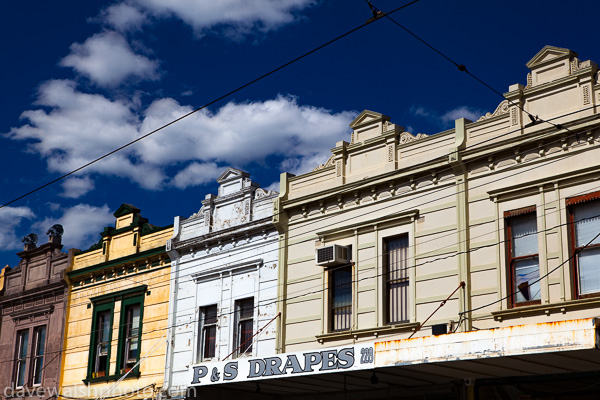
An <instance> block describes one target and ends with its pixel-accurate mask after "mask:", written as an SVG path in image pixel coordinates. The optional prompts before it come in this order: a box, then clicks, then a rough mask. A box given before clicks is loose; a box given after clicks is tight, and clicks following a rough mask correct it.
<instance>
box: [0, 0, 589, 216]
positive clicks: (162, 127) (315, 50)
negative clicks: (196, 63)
mask: <svg viewBox="0 0 600 400" xmlns="http://www.w3.org/2000/svg"><path fill="white" fill-rule="evenodd" d="M409 4H411V3H409ZM390 13H391V12H390ZM388 14H389V13H388ZM371 22H372V21H371ZM315 51H316V50H315ZM308 54H309V53H307V54H305V55H308ZM301 57H303V56H301ZM296 61H297V60H296ZM280 68H282V67H280ZM263 77H265V76H263ZM263 77H261V78H260V79H262V78H263ZM496 93H498V94H500V93H499V92H496ZM230 94H231V93H230ZM228 95H229V94H228ZM500 95H501V94H500ZM219 100H220V99H219ZM216 101H218V100H216ZM211 104H212V103H211ZM208 105H210V104H208ZM208 105H207V106H208ZM198 110H199V109H198ZM523 111H524V112H526V111H525V110H523ZM580 111H581V110H578V111H577V112H580ZM526 113H527V112H526ZM527 114H528V115H529V113H527ZM186 116H187V115H185V116H183V117H182V118H185V117H186ZM177 121H178V120H175V121H173V122H172V123H174V122H177ZM544 122H545V121H544ZM166 126H168V125H165V126H163V127H161V128H159V130H160V129H162V128H164V127H166ZM555 126H556V125H555ZM560 128H564V127H563V126H560ZM156 131H158V130H156ZM156 131H153V132H151V133H154V132H156ZM140 139H141V138H140ZM537 140H539V139H537ZM131 144H133V143H131ZM123 148H124V147H123ZM117 151H118V150H117ZM108 155H110V154H108ZM108 155H107V156H108ZM98 161H99V160H98ZM74 172H76V171H74ZM41 188H43V187H40V189H41ZM36 191H37V190H36ZM17 200H18V199H17ZM15 201H16V200H15ZM8 204H9V203H7V204H5V205H3V206H0V208H1V207H4V206H6V205H8Z"/></svg>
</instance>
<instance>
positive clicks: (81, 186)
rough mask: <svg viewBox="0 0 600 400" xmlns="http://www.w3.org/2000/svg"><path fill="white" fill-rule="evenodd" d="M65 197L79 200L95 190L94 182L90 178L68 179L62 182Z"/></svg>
mask: <svg viewBox="0 0 600 400" xmlns="http://www.w3.org/2000/svg"><path fill="white" fill-rule="evenodd" d="M62 187H63V193H62V196H63V197H68V198H71V199H77V198H79V197H81V196H83V195H84V194H86V193H88V192H89V191H91V190H92V189H94V181H93V180H92V179H90V177H88V176H86V177H83V178H77V177H73V178H68V179H66V180H64V181H63V182H62Z"/></svg>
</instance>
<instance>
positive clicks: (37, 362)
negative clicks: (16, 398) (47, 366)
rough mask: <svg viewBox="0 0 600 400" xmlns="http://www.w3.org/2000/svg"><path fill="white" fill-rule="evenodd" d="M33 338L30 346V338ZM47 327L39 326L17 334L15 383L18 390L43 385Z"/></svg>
mask: <svg viewBox="0 0 600 400" xmlns="http://www.w3.org/2000/svg"><path fill="white" fill-rule="evenodd" d="M30 337H31V338H32V343H31V344H30V341H29V338H30ZM45 348H46V327H45V326H38V327H35V328H33V331H32V330H31V328H29V329H23V330H20V331H18V332H17V340H16V349H15V353H16V356H15V368H14V376H15V378H14V383H15V387H16V388H20V387H24V386H32V385H33V386H36V385H41V384H42V372H43V369H44V352H45Z"/></svg>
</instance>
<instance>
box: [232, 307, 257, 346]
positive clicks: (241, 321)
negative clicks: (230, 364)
mask: <svg viewBox="0 0 600 400" xmlns="http://www.w3.org/2000/svg"><path fill="white" fill-rule="evenodd" d="M235 327H236V329H235V332H234V340H233V343H234V344H235V347H239V349H238V350H237V355H238V356H241V355H243V354H245V353H251V352H252V335H253V330H254V298H253V297H250V298H248V299H243V300H236V302H235Z"/></svg>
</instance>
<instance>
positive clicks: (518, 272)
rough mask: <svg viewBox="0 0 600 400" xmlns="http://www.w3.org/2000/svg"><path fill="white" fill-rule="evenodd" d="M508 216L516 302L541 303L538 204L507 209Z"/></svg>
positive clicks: (514, 299)
mask: <svg viewBox="0 0 600 400" xmlns="http://www.w3.org/2000/svg"><path fill="white" fill-rule="evenodd" d="M504 217H505V218H506V243H507V253H508V257H507V258H508V262H507V265H508V268H509V271H510V284H511V286H510V293H511V294H512V295H511V299H512V300H511V301H512V305H513V306H517V305H526V304H537V303H540V299H541V294H540V290H541V286H540V282H539V279H540V264H539V255H538V240H537V218H536V214H535V206H533V207H527V208H523V209H519V210H514V211H507V212H505V213H504Z"/></svg>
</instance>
